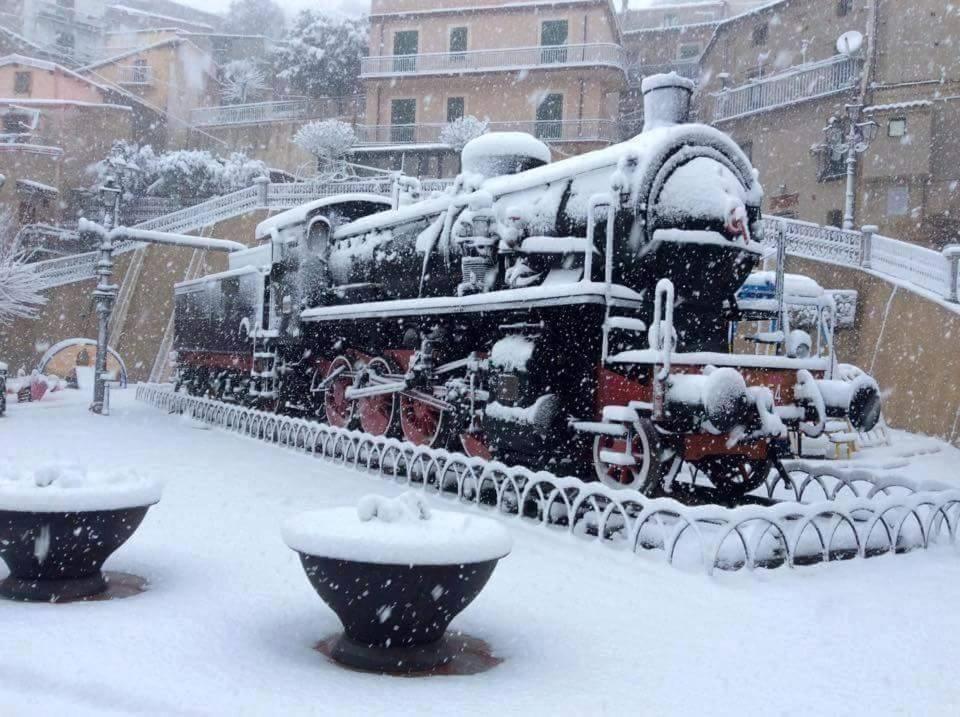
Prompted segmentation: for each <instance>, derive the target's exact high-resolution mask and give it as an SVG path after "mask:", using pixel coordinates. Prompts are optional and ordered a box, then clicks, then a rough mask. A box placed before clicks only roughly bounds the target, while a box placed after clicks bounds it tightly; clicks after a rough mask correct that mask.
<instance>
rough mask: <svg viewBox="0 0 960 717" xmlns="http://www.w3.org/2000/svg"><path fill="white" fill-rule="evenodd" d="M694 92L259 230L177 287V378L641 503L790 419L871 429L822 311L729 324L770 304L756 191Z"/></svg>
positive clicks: (767, 444)
mask: <svg viewBox="0 0 960 717" xmlns="http://www.w3.org/2000/svg"><path fill="white" fill-rule="evenodd" d="M692 90H693V85H692V83H690V82H689V81H687V80H684V79H682V78H680V77H678V76H677V75H675V74H670V75H658V76H654V77H651V78H647V79H646V80H645V81H644V84H643V92H644V108H645V120H644V129H643V132H642V133H641V134H639V135H638V136H636V137H635V138H633V139H631V140H629V141H626V142H623V143H621V144H617V145H613V146H611V147H608V148H606V149H602V150H598V151H595V152H591V153H588V154H585V155H582V156H578V157H573V158H570V159H565V160H561V161H557V162H551V161H550V151H549V149H548V148H547V147H546V146H545V145H543V144H542V143H541V142H539V141H538V140H536V139H534V138H533V137H531V136H529V135H522V134H518V133H491V134H487V135H484V136H481V137H479V138H477V139H475V140H473V141H472V142H470V143H469V144H468V145H467V146H466V147H465V148H464V150H463V153H462V170H463V171H462V172H461V174H460V175H459V176H458V177H457V178H456V180H455V182H454V184H453V186H452V187H451V188H450V189H449V190H447V191H445V192H440V193H436V194H434V195H432V196H430V197H425V198H424V197H416V196H413V197H412V198H411V199H410V200H409V201H408V202H406V203H403V202H398V201H393V202H392V203H391V202H390V200H387V199H384V198H380V197H375V196H370V195H340V196H337V197H332V198H328V199H324V200H320V201H317V202H314V203H312V204H308V205H305V206H303V207H299V208H297V209H295V210H291V211H290V212H285V213H283V214H280V215H277V216H275V217H272V218H270V219H268V220H266V221H265V222H263V223H261V224H260V225H259V227H258V229H257V236H258V239H260V240H262V243H261V244H260V245H259V246H257V247H255V248H253V249H249V250H247V251H245V252H237V253H235V254H233V255H231V257H230V261H231V268H230V270H229V271H227V272H224V273H221V274H219V275H212V276H208V277H204V278H202V279H199V280H196V281H193V282H185V283H182V284H179V285H178V286H177V288H176V342H177V343H176V350H177V355H178V365H179V378H178V380H179V382H180V383H181V385H183V386H185V387H186V388H187V389H188V390H191V391H193V392H195V393H205V394H212V395H215V396H217V397H220V398H223V399H224V400H234V401H241V402H247V403H257V404H259V405H261V406H265V407H268V408H270V409H272V410H278V411H284V412H293V413H298V414H300V415H304V416H309V417H312V418H316V419H317V420H323V421H326V422H328V423H330V424H332V425H335V426H341V427H344V428H358V429H361V430H363V431H366V432H369V433H373V434H376V435H395V436H398V437H402V438H404V439H405V440H407V441H410V442H412V443H415V444H419V445H429V446H436V447H447V448H451V449H455V450H463V451H465V452H467V453H469V454H471V455H477V456H483V457H486V458H494V459H497V460H500V461H502V462H504V463H511V464H522V465H525V466H529V467H530V468H532V469H548V470H551V471H553V472H555V473H559V474H570V473H573V474H577V475H580V476H582V477H584V478H590V479H598V480H601V481H603V482H604V483H606V484H608V485H610V486H613V487H631V488H635V489H638V490H642V491H644V492H646V493H648V494H657V493H664V492H670V491H671V490H673V489H674V485H673V482H674V478H675V477H676V476H677V474H678V470H679V468H680V466H681V465H682V464H683V463H684V462H686V463H689V464H690V465H691V466H692V467H693V468H694V469H695V470H696V471H698V472H699V473H702V474H704V475H705V476H706V477H707V478H708V479H709V480H710V482H711V483H712V484H713V486H714V488H715V489H716V491H717V493H718V495H720V496H721V497H723V498H725V499H736V498H738V497H739V496H741V495H743V494H745V493H747V492H749V491H751V490H754V489H755V488H756V487H758V485H759V484H760V482H761V481H762V480H763V479H764V478H765V477H766V475H767V473H768V472H769V470H770V468H771V465H772V464H773V463H774V462H775V461H776V460H777V459H778V457H780V456H782V455H784V454H785V453H786V452H787V451H788V450H789V445H790V442H789V440H788V438H789V436H790V434H791V433H793V434H796V435H801V434H802V435H805V436H814V435H818V434H819V433H822V431H823V430H824V425H825V422H826V420H827V419H828V418H831V417H847V418H849V420H850V421H851V424H852V425H853V426H854V428H856V429H857V430H868V429H869V428H872V426H873V424H875V423H876V421H877V419H878V416H879V410H880V402H879V392H878V389H877V386H876V384H875V382H873V380H872V379H870V378H869V377H867V376H859V377H858V378H857V379H856V380H855V381H853V382H844V381H837V380H833V369H834V366H835V363H836V361H835V357H834V356H833V348H832V340H831V338H830V337H831V336H832V333H831V332H832V320H831V312H830V309H831V307H830V306H829V305H828V303H824V304H823V305H821V306H818V307H817V311H818V312H819V315H820V316H821V322H820V326H819V328H820V329H821V332H820V333H822V336H823V337H824V340H819V341H817V342H813V341H811V340H809V337H807V339H808V340H807V341H803V340H798V338H797V334H798V333H800V334H803V332H797V331H790V330H789V327H788V326H787V325H786V323H785V319H786V316H785V315H780V314H777V313H776V311H773V310H770V311H768V313H769V314H770V316H768V317H767V318H772V319H773V322H774V324H776V326H777V327H778V328H777V330H775V331H771V332H768V336H767V341H768V343H770V344H771V351H772V353H770V354H769V355H767V354H763V355H758V354H756V353H735V352H734V351H733V348H734V344H735V333H734V332H733V331H732V330H731V326H732V325H734V324H735V322H737V321H740V320H743V319H746V318H753V319H757V318H763V316H761V315H762V314H763V312H764V310H763V309H758V308H757V307H752V308H751V309H750V312H752V315H751V316H747V315H746V314H747V312H745V311H744V310H743V309H741V307H739V306H738V302H737V296H736V295H737V291H738V290H739V289H740V287H741V286H742V285H743V284H744V281H745V280H746V278H747V277H748V275H749V274H750V273H751V271H752V270H753V269H754V268H755V267H756V265H757V263H758V261H759V259H760V256H761V253H762V250H761V245H760V240H761V239H762V236H761V233H762V224H761V221H760V219H761V216H760V204H761V200H762V196H763V195H762V189H761V187H760V184H759V181H758V178H757V176H756V172H755V171H754V169H753V167H752V166H751V164H750V162H749V160H748V159H747V158H746V156H745V155H744V154H743V152H742V151H741V150H740V148H739V147H738V146H737V145H736V144H735V143H734V142H733V141H731V140H730V138H729V137H727V136H726V135H724V134H723V133H722V132H720V131H718V130H716V129H714V128H711V127H707V126H704V125H699V124H690V123H687V121H686V119H687V113H688V108H689V101H690V96H691V93H692ZM406 187H407V189H408V190H412V191H414V192H415V190H416V183H415V181H413V180H406ZM388 204H389V205H388ZM814 343H816V345H817V350H812V348H811V347H812V346H813V345H814Z"/></svg>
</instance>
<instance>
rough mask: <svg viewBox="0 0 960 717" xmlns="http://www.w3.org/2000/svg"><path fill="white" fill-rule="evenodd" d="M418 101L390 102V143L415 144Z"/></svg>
mask: <svg viewBox="0 0 960 717" xmlns="http://www.w3.org/2000/svg"><path fill="white" fill-rule="evenodd" d="M416 122H417V101H416V100H391V101H390V141H391V142H413V140H414V137H415V134H416V126H415V125H416Z"/></svg>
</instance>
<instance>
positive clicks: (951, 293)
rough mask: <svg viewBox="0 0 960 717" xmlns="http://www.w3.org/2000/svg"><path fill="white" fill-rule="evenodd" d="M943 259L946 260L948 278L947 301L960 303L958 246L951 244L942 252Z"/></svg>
mask: <svg viewBox="0 0 960 717" xmlns="http://www.w3.org/2000/svg"><path fill="white" fill-rule="evenodd" d="M943 257H944V258H945V259H946V260H947V271H948V272H950V276H949V277H948V281H947V287H948V288H947V301H952V302H954V303H958V302H960V290H958V286H957V284H958V283H960V244H951V245H949V246H948V247H946V248H945V249H944V250H943Z"/></svg>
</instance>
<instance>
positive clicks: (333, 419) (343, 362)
mask: <svg viewBox="0 0 960 717" xmlns="http://www.w3.org/2000/svg"><path fill="white" fill-rule="evenodd" d="M340 369H342V372H341V373H340V375H339V376H337V378H336V379H334V381H333V382H332V383H331V384H329V385H328V386H327V390H326V391H325V392H324V394H323V409H324V412H325V413H326V416H327V423H329V424H330V425H331V426H338V427H339V428H347V427H348V426H349V425H350V423H351V422H352V421H353V416H354V414H355V413H356V408H357V407H356V402H355V401H350V400H348V399H347V396H346V391H347V389H348V388H350V386H352V385H353V366H352V365H351V363H350V361H349V359H347V357H346V356H337V357H336V358H335V359H334V360H333V361H332V362H331V363H330V369H329V370H328V371H327V377H329V376H332V375H333V373H334V372H335V371H338V370H340Z"/></svg>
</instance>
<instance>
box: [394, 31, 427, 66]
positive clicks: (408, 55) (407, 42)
mask: <svg viewBox="0 0 960 717" xmlns="http://www.w3.org/2000/svg"><path fill="white" fill-rule="evenodd" d="M419 48H420V33H419V32H418V31H417V30H401V31H400V32H396V33H394V35H393V54H394V55H395V57H394V58H393V71H394V72H415V71H416V69H417V52H418V51H419Z"/></svg>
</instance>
